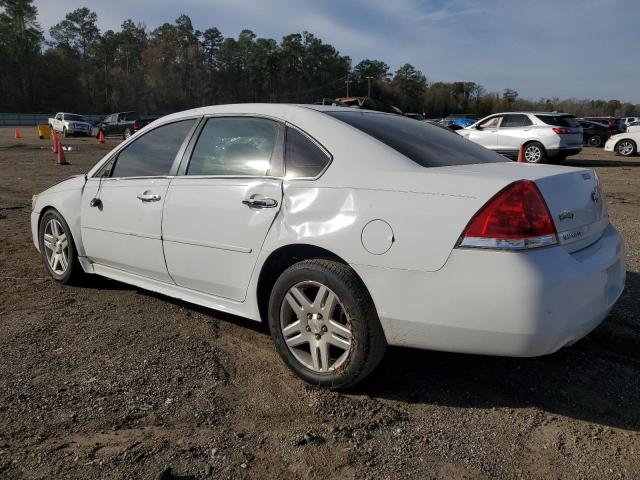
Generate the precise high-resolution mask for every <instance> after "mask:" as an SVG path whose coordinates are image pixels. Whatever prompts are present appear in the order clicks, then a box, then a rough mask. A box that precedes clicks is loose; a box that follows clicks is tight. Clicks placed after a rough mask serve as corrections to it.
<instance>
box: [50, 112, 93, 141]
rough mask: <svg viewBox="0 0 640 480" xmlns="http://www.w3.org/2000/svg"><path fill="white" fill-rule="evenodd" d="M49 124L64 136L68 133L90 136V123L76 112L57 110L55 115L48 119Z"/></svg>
mask: <svg viewBox="0 0 640 480" xmlns="http://www.w3.org/2000/svg"><path fill="white" fill-rule="evenodd" d="M49 125H50V126H51V128H52V129H53V130H55V131H57V132H60V133H62V135H63V136H65V137H67V136H69V135H85V136H91V123H89V121H88V120H87V119H86V118H84V117H83V116H82V115H78V114H76V113H65V112H58V113H56V115H55V117H53V118H50V119H49Z"/></svg>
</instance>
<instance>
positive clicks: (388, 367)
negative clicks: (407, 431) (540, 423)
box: [353, 272, 640, 431]
mask: <svg viewBox="0 0 640 480" xmlns="http://www.w3.org/2000/svg"><path fill="white" fill-rule="evenodd" d="M639 296H640V274H638V273H637V272H629V273H628V274H627V287H626V290H625V293H624V294H623V296H622V297H621V299H620V301H619V303H618V304H617V305H616V307H614V309H613V311H612V313H611V314H610V315H609V316H608V317H607V319H606V320H605V322H604V323H603V324H602V325H601V326H600V327H598V328H597V329H596V330H595V331H594V332H592V333H591V334H590V335H589V336H587V337H586V338H584V339H582V340H581V341H579V342H578V343H576V344H574V345H573V346H570V347H567V348H564V349H562V350H560V351H559V352H557V353H555V354H553V355H548V356H544V357H537V358H522V359H519V358H506V357H488V356H476V355H463V354H453V353H442V352H434V351H421V350H414V349H405V348H392V349H390V351H389V352H388V353H387V356H386V358H385V360H384V361H383V363H382V365H381V366H380V368H378V370H377V371H376V372H375V373H374V374H373V375H372V376H371V377H369V379H367V380H365V381H364V382H363V383H362V384H360V385H359V386H356V387H355V388H354V390H353V393H358V394H365V395H370V396H372V397H378V398H386V399H392V400H395V401H404V402H409V403H412V404H429V405H445V406H451V407H463V408H494V407H495V408H527V407H534V408H540V409H542V410H545V411H547V412H553V413H555V414H559V415H563V416H567V417H571V418H574V419H579V420H584V421H589V422H594V423H598V424H601V425H606V426H610V427H617V428H624V429H628V430H633V431H638V430H640V322H639V321H638V320H639V319H640V302H638V300H637V299H638V298H639Z"/></svg>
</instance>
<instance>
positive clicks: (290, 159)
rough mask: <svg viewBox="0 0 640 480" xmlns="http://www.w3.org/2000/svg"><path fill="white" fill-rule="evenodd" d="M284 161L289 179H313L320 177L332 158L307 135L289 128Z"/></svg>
mask: <svg viewBox="0 0 640 480" xmlns="http://www.w3.org/2000/svg"><path fill="white" fill-rule="evenodd" d="M284 161H285V169H286V170H285V171H286V176H287V177H289V178H300V177H309V178H313V177H317V176H318V175H320V173H321V172H322V171H323V170H324V168H325V167H326V166H327V165H328V164H329V162H330V161H331V158H329V156H328V155H327V154H326V153H324V152H323V151H322V149H321V148H320V147H319V146H318V145H316V144H315V143H314V142H313V141H312V140H311V139H309V138H307V136H306V135H304V134H303V133H300V132H299V131H298V130H296V129H295V128H290V127H287V140H286V143H285V154H284Z"/></svg>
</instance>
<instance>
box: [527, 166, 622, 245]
mask: <svg viewBox="0 0 640 480" xmlns="http://www.w3.org/2000/svg"><path fill="white" fill-rule="evenodd" d="M572 170H574V169H572ZM535 182H536V185H537V186H538V188H539V189H540V192H541V193H542V196H543V197H544V199H545V201H546V202H547V207H548V208H549V212H550V213H551V216H552V218H553V223H554V224H555V226H556V231H557V232H558V242H559V243H560V244H561V245H563V246H564V247H565V248H566V249H567V250H568V251H570V252H574V251H576V250H580V249H581V248H584V247H587V246H588V245H591V244H592V243H593V242H595V241H597V240H598V239H599V238H600V236H601V235H602V231H603V230H604V229H605V228H606V226H607V225H608V224H609V215H608V213H607V206H606V202H605V199H604V195H603V193H602V191H601V189H600V185H599V184H598V177H597V176H596V173H595V172H594V171H593V170H583V169H575V171H566V172H563V173H558V174H556V175H552V176H547V177H542V178H539V179H537V180H535Z"/></svg>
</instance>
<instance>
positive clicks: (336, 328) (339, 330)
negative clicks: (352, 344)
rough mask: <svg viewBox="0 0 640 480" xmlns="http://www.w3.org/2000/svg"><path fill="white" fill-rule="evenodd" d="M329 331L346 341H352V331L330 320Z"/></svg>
mask: <svg viewBox="0 0 640 480" xmlns="http://www.w3.org/2000/svg"><path fill="white" fill-rule="evenodd" d="M329 330H330V331H331V333H334V334H336V335H338V336H340V337H342V338H344V339H345V340H349V341H350V340H351V330H349V329H348V328H347V327H345V326H344V325H342V324H340V323H338V322H336V321H335V320H329Z"/></svg>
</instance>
